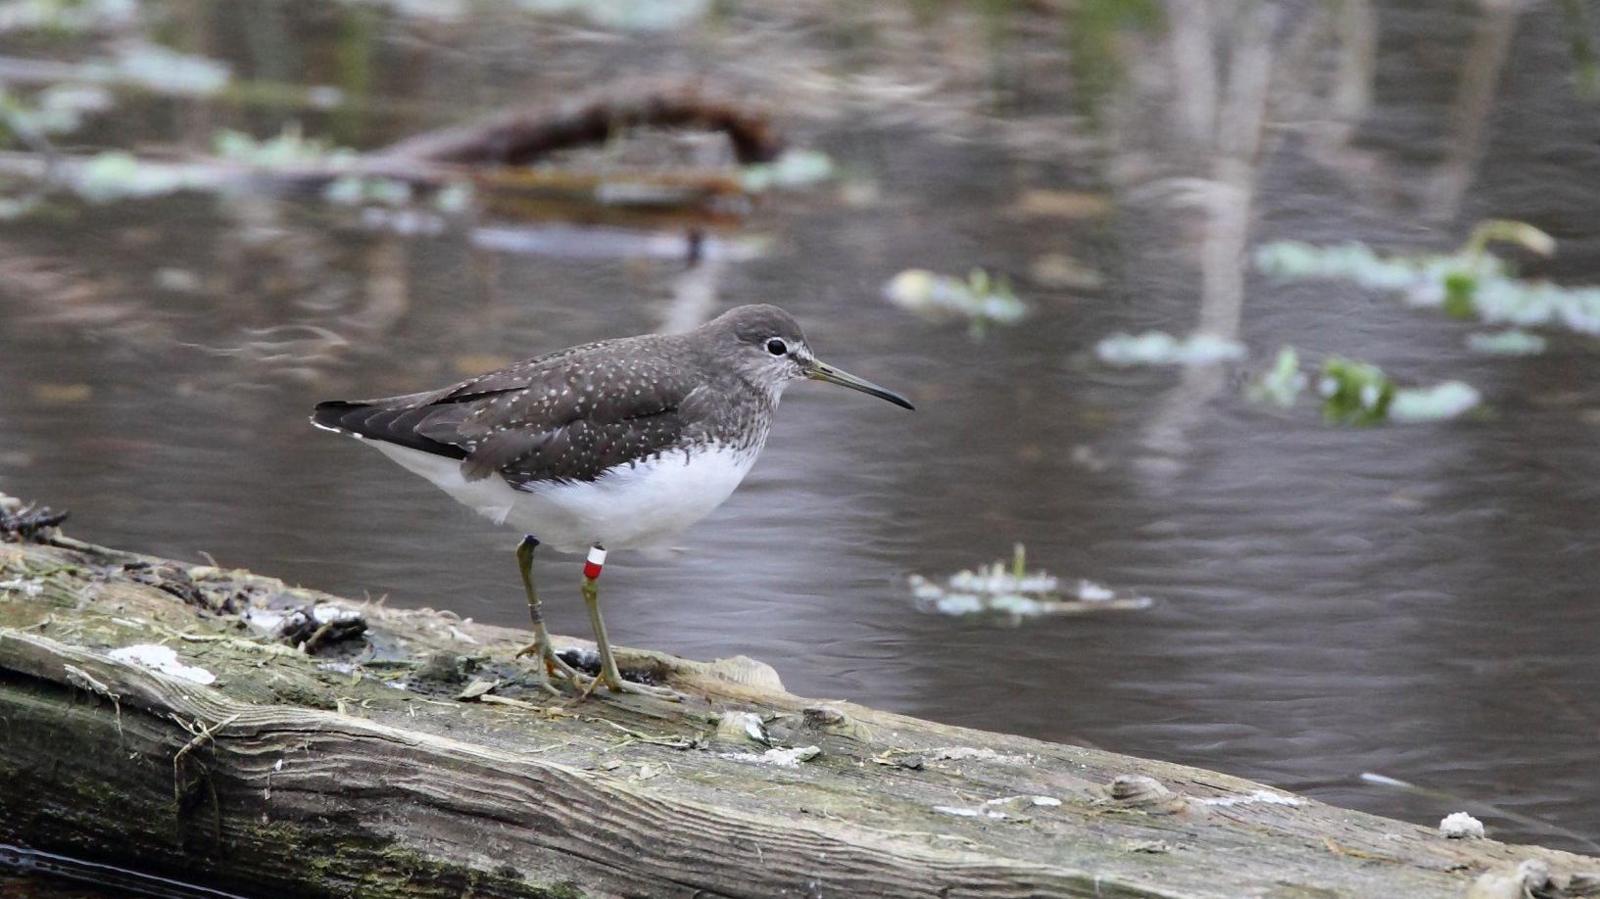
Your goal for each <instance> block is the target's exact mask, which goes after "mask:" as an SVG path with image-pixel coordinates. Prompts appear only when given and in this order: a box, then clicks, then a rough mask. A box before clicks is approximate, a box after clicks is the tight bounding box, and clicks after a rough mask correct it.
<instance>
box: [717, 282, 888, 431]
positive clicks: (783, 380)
mask: <svg viewBox="0 0 1600 899" xmlns="http://www.w3.org/2000/svg"><path fill="white" fill-rule="evenodd" d="M705 327H706V329H708V330H710V331H711V332H712V333H713V334H714V335H715V336H716V337H717V340H716V346H717V347H718V351H719V352H720V353H727V354H731V355H732V357H733V359H734V364H735V366H736V367H737V368H738V370H739V372H740V373H741V374H743V375H744V376H745V377H746V378H749V379H750V380H751V381H753V382H754V383H756V384H759V385H761V386H762V387H764V388H766V389H767V390H769V391H771V393H772V395H773V396H778V395H780V394H781V393H782V392H783V388H784V387H785V386H787V385H788V383H789V382H790V381H797V380H800V379H802V378H808V379H810V380H813V381H827V382H828V383H830V384H838V385H839V386H840V387H848V388H850V389H851V390H859V391H861V392H862V393H867V394H871V395H872V396H875V397H878V398H879V399H884V400H888V401H889V402H891V403H894V404H895V405H896V406H902V407H904V408H906V409H911V408H913V407H912V405H911V403H910V401H908V400H907V399H906V398H905V397H903V396H901V395H900V394H898V393H895V392H894V391H892V390H886V389H884V388H882V387H879V386H878V385H876V384H874V383H872V382H871V381H868V380H866V379H864V378H858V377H856V376H855V375H852V374H850V373H849V372H846V371H843V370H841V369H838V368H834V367H833V366H831V365H829V364H827V363H826V362H823V361H822V360H820V359H818V358H817V357H816V354H815V353H813V352H811V347H810V345H809V344H807V343H806V337H805V334H804V333H803V332H802V331H801V330H800V323H799V322H797V321H795V320H794V316H792V315H790V314H789V313H787V312H784V311H783V310H782V309H779V308H778V307H777V306H767V305H752V306H737V307H735V308H733V309H730V310H728V311H727V312H724V313H723V314H722V315H720V316H718V317H717V318H715V319H713V320H711V321H710V322H708V323H707V324H706V325H705Z"/></svg>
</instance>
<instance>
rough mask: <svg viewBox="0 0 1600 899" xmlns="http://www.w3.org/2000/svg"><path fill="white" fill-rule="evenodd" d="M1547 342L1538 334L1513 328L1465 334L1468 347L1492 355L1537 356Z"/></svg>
mask: <svg viewBox="0 0 1600 899" xmlns="http://www.w3.org/2000/svg"><path fill="white" fill-rule="evenodd" d="M1547 344H1548V341H1546V340H1545V339H1544V338H1543V337H1540V336H1539V335H1538V334H1529V333H1528V332H1527V331H1521V330H1518V329H1515V328H1513V329H1511V330H1510V331H1496V332H1495V333H1493V334H1468V335H1467V348H1468V349H1470V350H1472V351H1474V352H1478V353H1488V354H1490V355H1493V356H1537V355H1538V354H1540V353H1542V352H1544V350H1545V346H1546V345H1547Z"/></svg>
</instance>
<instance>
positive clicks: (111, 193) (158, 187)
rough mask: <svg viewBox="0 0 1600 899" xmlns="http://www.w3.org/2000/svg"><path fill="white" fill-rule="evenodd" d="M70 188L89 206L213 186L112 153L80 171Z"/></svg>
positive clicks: (175, 170) (178, 171) (165, 167)
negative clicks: (87, 202) (90, 204)
mask: <svg viewBox="0 0 1600 899" xmlns="http://www.w3.org/2000/svg"><path fill="white" fill-rule="evenodd" d="M71 186H72V189H73V190H74V191H75V192H76V193H77V194H78V195H79V196H81V197H83V198H84V199H85V200H88V201H89V202H91V203H109V202H111V201H114V200H122V199H129V198H136V197H156V196H161V195H163V194H170V193H176V192H177V191H180V190H184V189H186V188H190V187H196V188H207V187H211V186H212V185H211V184H210V183H209V182H204V183H202V182H200V181H198V180H196V179H194V178H191V177H189V176H188V175H187V174H186V173H185V170H184V169H182V168H180V167H175V166H168V165H152V164H149V163H146V162H143V161H141V160H140V159H139V158H138V157H136V156H134V155H133V154H131V153H124V152H122V151H120V150H113V151H109V152H106V153H101V154H99V155H97V156H95V157H94V158H92V159H90V160H89V161H88V162H86V163H85V164H84V165H83V166H82V167H80V168H79V169H78V170H77V172H76V175H75V177H74V178H73V180H72V183H71Z"/></svg>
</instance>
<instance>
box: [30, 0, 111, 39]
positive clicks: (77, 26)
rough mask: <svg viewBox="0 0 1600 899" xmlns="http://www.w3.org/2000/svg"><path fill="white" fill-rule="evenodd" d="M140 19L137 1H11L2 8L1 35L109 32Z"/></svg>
mask: <svg viewBox="0 0 1600 899" xmlns="http://www.w3.org/2000/svg"><path fill="white" fill-rule="evenodd" d="M138 15H139V4H138V2H137V0H10V2H8V3H4V4H0V32H11V31H54V32H57V33H62V34H70V33H75V32H81V31H92V30H100V29H106V30H109V29H114V28H121V27H124V26H127V25H130V24H132V23H133V21H134V20H135V19H136V18H138Z"/></svg>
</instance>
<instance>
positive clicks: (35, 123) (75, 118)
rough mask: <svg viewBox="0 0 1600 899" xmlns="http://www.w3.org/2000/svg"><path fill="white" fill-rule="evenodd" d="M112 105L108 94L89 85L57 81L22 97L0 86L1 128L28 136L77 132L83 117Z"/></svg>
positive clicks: (21, 135)
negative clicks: (59, 82)
mask: <svg viewBox="0 0 1600 899" xmlns="http://www.w3.org/2000/svg"><path fill="white" fill-rule="evenodd" d="M110 106H111V95H110V94H108V93H106V92H105V91H104V90H102V89H101V88H98V87H94V86H92V85H76V84H58V85H53V86H51V87H47V88H45V89H44V90H42V91H39V92H38V93H36V94H34V95H33V96H32V97H31V98H29V99H27V100H24V99H22V98H20V97H17V96H15V95H13V94H11V93H8V92H7V91H5V90H4V89H0V128H3V129H4V130H6V131H9V132H11V133H13V134H16V135H18V136H20V137H23V138H24V139H26V138H27V137H28V136H30V135H53V134H66V133H68V132H71V131H76V130H78V128H79V127H80V126H81V125H82V124H83V119H84V117H85V116H86V115H87V114H89V113H91V112H99V111H101V110H103V109H107V108H109V107H110Z"/></svg>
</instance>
